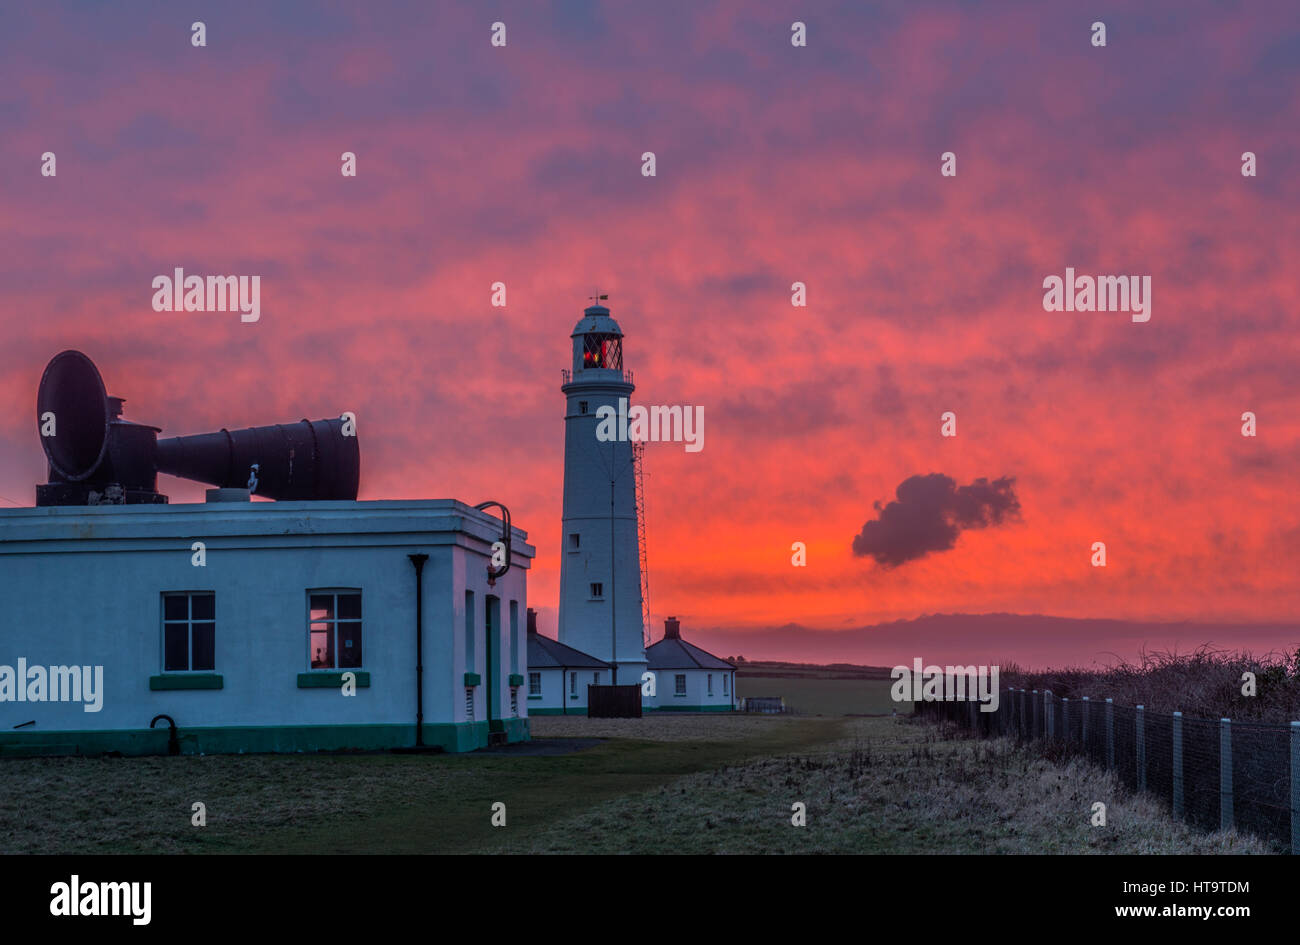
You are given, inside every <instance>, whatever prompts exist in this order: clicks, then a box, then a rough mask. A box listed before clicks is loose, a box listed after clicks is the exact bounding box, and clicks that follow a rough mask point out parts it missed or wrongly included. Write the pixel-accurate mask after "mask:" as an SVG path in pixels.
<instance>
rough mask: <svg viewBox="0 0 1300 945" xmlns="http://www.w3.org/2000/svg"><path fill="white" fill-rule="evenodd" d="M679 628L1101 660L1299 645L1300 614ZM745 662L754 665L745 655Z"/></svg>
mask: <svg viewBox="0 0 1300 945" xmlns="http://www.w3.org/2000/svg"><path fill="white" fill-rule="evenodd" d="M683 634H684V635H685V636H686V638H687V639H689V640H690V641H691V642H692V643H695V644H697V645H699V646H702V647H704V648H705V649H706V650H708V651H709V652H711V653H740V654H744V656H745V658H746V660H747V661H773V662H779V663H782V664H786V665H798V664H811V665H816V666H819V667H821V666H828V667H829V666H835V665H837V664H848V665H851V666H854V667H856V669H855V670H854V671H856V670H858V669H868V668H871V667H880V666H897V665H900V664H902V665H909V666H910V665H911V663H912V660H913V659H915V658H917V657H920V658H921V659H922V660H924V661H925V662H926V663H927V664H930V663H954V664H955V663H961V664H963V665H965V664H970V663H974V664H976V665H1004V664H1008V663H1011V662H1014V663H1017V664H1019V665H1020V666H1021V667H1028V668H1041V667H1053V668H1060V667H1066V666H1076V667H1081V668H1104V667H1107V666H1111V665H1114V664H1115V663H1116V662H1118V661H1119V659H1121V658H1122V659H1124V660H1129V661H1132V660H1135V659H1137V657H1138V654H1139V653H1140V652H1141V651H1142V650H1143V649H1144V648H1145V649H1147V650H1149V651H1150V650H1167V651H1168V650H1173V651H1177V652H1180V653H1185V652H1189V651H1191V650H1195V649H1196V648H1198V647H1200V646H1202V645H1205V644H1209V645H1211V646H1214V647H1218V648H1221V649H1229V650H1241V649H1246V650H1250V651H1252V652H1254V653H1256V654H1263V653H1266V652H1269V651H1279V650H1284V649H1295V648H1296V647H1297V646H1300V623H1295V622H1291V623H1283V622H1274V623H1253V624H1252V623H1225V622H1216V623H1191V622H1189V621H1183V622H1179V623H1157V622H1153V621H1152V622H1142V621H1129V620H1110V619H1098V618H1074V617H1049V616H1043V615H1039V614H928V615H926V616H923V617H917V618H916V619H914V620H896V621H891V622H889V623H879V624H871V625H864V626H859V627H850V628H845V629H843V630H826V629H812V628H809V627H805V626H802V625H800V624H785V625H783V626H779V627H766V628H728V627H724V626H715V627H702V626H692V625H689V624H687V623H686V621H685V620H684V621H683ZM744 665H745V666H749V665H757V663H756V662H754V663H751V662H746V663H745V664H744Z"/></svg>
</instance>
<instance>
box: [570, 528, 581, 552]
mask: <svg viewBox="0 0 1300 945" xmlns="http://www.w3.org/2000/svg"><path fill="white" fill-rule="evenodd" d="M580 547H582V537H581V536H580V535H579V534H578V533H577V532H573V533H571V534H570V535H569V550H570V551H577V550H578V549H579V548H580Z"/></svg>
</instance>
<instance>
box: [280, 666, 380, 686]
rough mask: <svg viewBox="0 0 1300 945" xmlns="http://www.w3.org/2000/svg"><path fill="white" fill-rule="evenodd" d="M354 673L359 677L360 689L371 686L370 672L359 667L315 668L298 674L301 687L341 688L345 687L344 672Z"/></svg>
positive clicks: (358, 684)
mask: <svg viewBox="0 0 1300 945" xmlns="http://www.w3.org/2000/svg"><path fill="white" fill-rule="evenodd" d="M344 673H354V674H355V675H356V677H357V688H358V689H369V688H370V674H369V673H368V672H364V671H362V670H359V669H340V670H338V671H333V670H319V669H318V670H315V671H314V672H310V673H299V674H298V688H299V689H341V688H343V674H344Z"/></svg>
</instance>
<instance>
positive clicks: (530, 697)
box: [528, 696, 546, 702]
mask: <svg viewBox="0 0 1300 945" xmlns="http://www.w3.org/2000/svg"><path fill="white" fill-rule="evenodd" d="M544 698H546V697H545V696H529V697H528V699H529V701H530V702H531V701H532V700H533V699H544Z"/></svg>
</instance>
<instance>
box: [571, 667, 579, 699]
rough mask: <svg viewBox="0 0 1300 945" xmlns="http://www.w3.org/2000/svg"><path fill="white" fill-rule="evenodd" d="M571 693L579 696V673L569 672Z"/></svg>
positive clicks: (575, 696)
mask: <svg viewBox="0 0 1300 945" xmlns="http://www.w3.org/2000/svg"><path fill="white" fill-rule="evenodd" d="M569 695H571V696H573V698H575V699H576V698H578V674H577V673H569Z"/></svg>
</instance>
